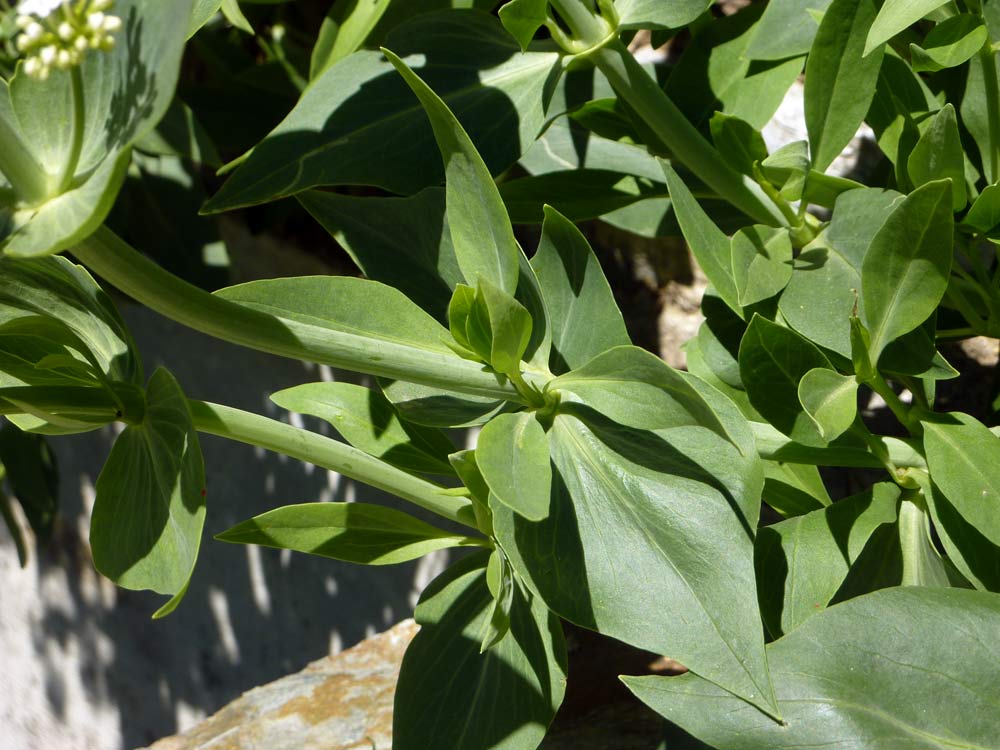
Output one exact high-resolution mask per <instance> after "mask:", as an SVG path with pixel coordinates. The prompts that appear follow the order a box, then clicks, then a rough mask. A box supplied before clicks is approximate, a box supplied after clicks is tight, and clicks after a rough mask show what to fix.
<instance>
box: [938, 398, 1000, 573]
mask: <svg viewBox="0 0 1000 750" xmlns="http://www.w3.org/2000/svg"><path fill="white" fill-rule="evenodd" d="M951 417H952V418H953V420H954V421H953V422H951V423H945V422H940V423H939V422H924V449H925V450H926V452H927V465H928V468H929V469H930V474H931V478H932V479H933V481H934V485H933V489H932V490H931V491H929V492H928V493H927V495H928V505H929V507H930V510H931V513H932V514H933V517H934V525H935V528H936V529H937V531H938V534H939V536H940V538H941V542H942V544H943V545H944V548H945V550H946V551H947V552H948V555H949V556H950V557H951V559H952V562H954V564H955V566H956V567H957V568H958V569H959V570H960V571H961V572H962V574H963V575H965V577H966V578H968V579H969V581H971V582H972V583H973V584H974V585H975V586H976V587H977V588H981V589H986V590H989V591H1000V438H998V437H997V436H996V435H994V434H993V433H992V432H990V430H988V429H987V428H986V427H985V426H984V425H982V424H981V423H979V422H978V421H976V420H975V419H973V418H972V417H970V416H968V415H966V414H957V413H956V414H952V415H951Z"/></svg>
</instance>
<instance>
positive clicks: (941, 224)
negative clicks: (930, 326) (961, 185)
mask: <svg viewBox="0 0 1000 750" xmlns="http://www.w3.org/2000/svg"><path fill="white" fill-rule="evenodd" d="M951 209H952V201H951V181H950V180H938V181H936V182H928V183H927V184H926V185H923V186H921V187H919V188H917V189H916V190H915V191H913V192H912V193H910V195H908V196H907V197H906V199H905V200H903V201H902V202H901V203H900V204H899V205H898V206H896V207H895V209H893V211H892V213H891V214H889V216H888V218H887V219H886V220H885V223H884V224H883V225H882V228H881V229H879V231H878V233H877V234H876V235H875V237H874V239H873V240H872V244H871V247H869V248H868V252H867V253H866V254H865V259H864V264H863V265H862V267H861V294H862V299H863V301H864V311H863V312H864V314H863V316H862V319H863V320H864V322H865V324H866V325H867V327H868V331H869V332H870V334H871V348H870V350H869V351H870V355H871V359H872V362H873V363H876V364H877V363H878V358H879V355H880V354H881V353H882V352H883V351H884V350H885V348H886V346H888V345H889V344H890V343H891V342H892V341H894V340H895V339H898V338H899V337H900V336H902V335H903V334H905V333H909V332H910V331H912V330H913V329H915V328H917V327H918V326H919V325H920V324H921V323H923V322H924V321H925V320H927V318H929V317H930V316H931V314H932V313H933V312H934V311H935V309H937V306H938V303H939V302H940V301H941V298H942V297H943V296H944V293H945V290H946V289H947V288H948V278H949V276H950V273H951V260H952V254H953V250H952V236H953V234H954V219H953V216H952V210H951Z"/></svg>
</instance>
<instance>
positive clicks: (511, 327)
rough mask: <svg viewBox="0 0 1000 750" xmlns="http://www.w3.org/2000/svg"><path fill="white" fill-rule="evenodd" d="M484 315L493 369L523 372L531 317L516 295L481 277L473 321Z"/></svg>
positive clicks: (506, 371) (487, 352) (477, 289)
mask: <svg viewBox="0 0 1000 750" xmlns="http://www.w3.org/2000/svg"><path fill="white" fill-rule="evenodd" d="M483 314H485V320H484V322H485V323H486V326H487V328H486V333H487V334H488V339H487V340H488V341H489V349H488V350H487V351H486V352H485V353H486V354H488V360H489V363H490V366H491V367H492V368H493V369H494V370H496V371H497V372H502V373H508V374H509V373H513V372H520V370H521V358H522V357H523V356H524V353H525V351H526V350H527V348H528V342H529V341H530V340H531V328H532V321H531V314H530V313H529V312H528V311H527V309H525V307H524V305H522V304H521V303H520V302H518V301H517V300H516V299H514V297H513V296H512V295H510V294H508V293H507V292H505V291H503V290H502V289H499V288H497V287H495V286H493V284H491V283H490V282H489V281H487V280H486V279H485V278H483V277H480V279H479V285H478V287H477V288H476V299H475V304H474V306H473V311H472V315H471V316H470V320H475V319H478V318H480V316H482V315H483ZM470 338H471V337H470Z"/></svg>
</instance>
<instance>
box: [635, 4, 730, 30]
mask: <svg viewBox="0 0 1000 750" xmlns="http://www.w3.org/2000/svg"><path fill="white" fill-rule="evenodd" d="M711 5H712V2H711V0H672V1H671V2H668V3H665V2H663V1H662V0H616V2H615V10H616V11H617V13H618V27H619V28H621V29H680V28H682V27H684V26H687V25H688V24H689V23H691V22H692V21H694V20H695V19H697V18H698V16H700V15H701V14H702V13H704V12H705V11H706V10H708V8H709V6H711Z"/></svg>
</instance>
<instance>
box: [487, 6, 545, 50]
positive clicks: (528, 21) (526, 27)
mask: <svg viewBox="0 0 1000 750" xmlns="http://www.w3.org/2000/svg"><path fill="white" fill-rule="evenodd" d="M548 10H549V3H548V0H510V2H508V3H506V4H505V5H504V6H503V7H502V8H500V13H499V16H500V22H501V23H503V27H504V28H505V29H507V31H508V32H510V35H511V36H512V37H514V38H515V39H516V40H517V43H518V44H520V45H521V49H522V50H525V51H526V50H527V49H528V44H530V43H531V40H532V39H533V38H534V36H535V32H536V31H538V29H539V28H540V27H541V26H542V25H543V24H544V23H545V22H546V21H547V20H548Z"/></svg>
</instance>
